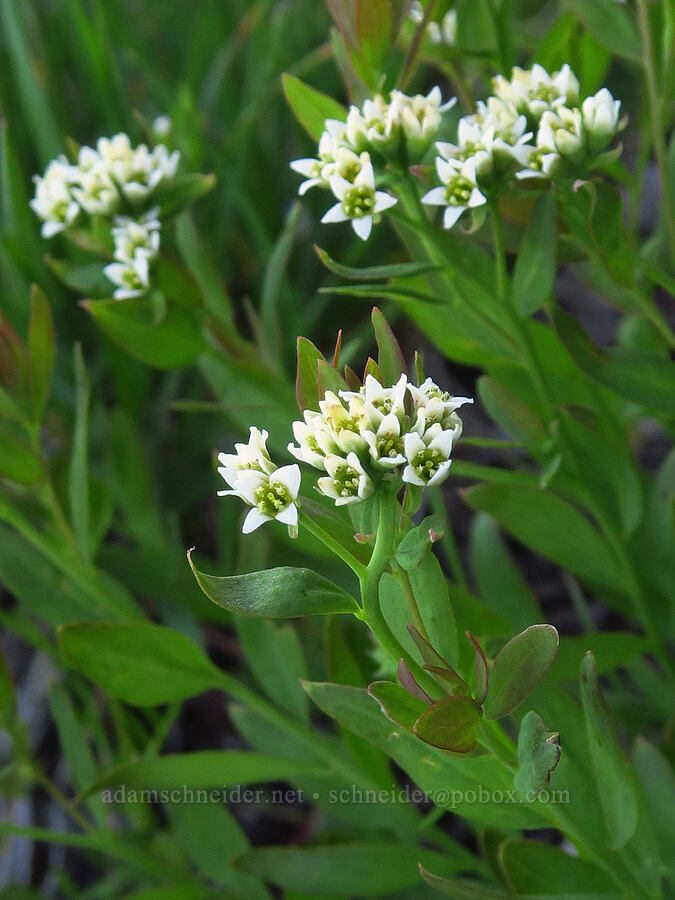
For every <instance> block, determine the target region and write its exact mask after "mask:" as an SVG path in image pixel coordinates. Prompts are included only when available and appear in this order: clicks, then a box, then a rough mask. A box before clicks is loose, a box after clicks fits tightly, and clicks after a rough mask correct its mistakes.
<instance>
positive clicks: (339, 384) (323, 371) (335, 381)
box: [317, 359, 347, 397]
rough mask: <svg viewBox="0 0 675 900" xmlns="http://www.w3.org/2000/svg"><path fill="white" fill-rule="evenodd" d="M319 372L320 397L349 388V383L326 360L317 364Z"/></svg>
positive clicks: (321, 360)
mask: <svg viewBox="0 0 675 900" xmlns="http://www.w3.org/2000/svg"><path fill="white" fill-rule="evenodd" d="M317 368H318V371H319V396H320V397H323V396H324V394H325V393H326V391H333V393H334V394H337V392H338V391H344V390H346V388H347V382H346V381H345V380H344V378H343V377H342V375H340V373H339V372H338V370H337V369H334V368H333V366H331V365H330V363H328V362H326V360H325V359H320V360H319V362H318V363H317Z"/></svg>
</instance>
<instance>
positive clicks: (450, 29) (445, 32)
mask: <svg viewBox="0 0 675 900" xmlns="http://www.w3.org/2000/svg"><path fill="white" fill-rule="evenodd" d="M409 16H410V18H411V19H412V21H413V22H415V24H417V25H419V23H420V22H421V21H422V20H423V18H424V7H423V6H422V4H421V3H420V0H414V2H413V4H412V6H411V8H410V12H409ZM427 37H428V38H429V40H430V41H431V43H432V44H446V46H448V47H453V46H454V45H455V44H456V43H457V10H454V9H451V10H449V11H448V12H447V13H446V14H445V15H444V16H443V19H442V20H441V23H440V25H439V23H438V22H434V21H431V22H429V24H428V25H427Z"/></svg>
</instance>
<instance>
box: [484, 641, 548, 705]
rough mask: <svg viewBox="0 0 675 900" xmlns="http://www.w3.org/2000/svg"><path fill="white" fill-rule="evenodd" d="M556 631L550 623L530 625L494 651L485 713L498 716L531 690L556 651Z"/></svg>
mask: <svg viewBox="0 0 675 900" xmlns="http://www.w3.org/2000/svg"><path fill="white" fill-rule="evenodd" d="M558 642H559V638H558V632H557V631H556V630H555V628H554V627H553V625H531V626H530V627H529V628H526V629H525V631H523V632H521V633H520V634H517V635H516V636H515V637H514V638H513V639H512V640H510V641H509V642H508V644H506V646H505V647H502V649H501V650H500V651H499V653H498V654H497V658H496V659H495V661H494V666H493V668H492V675H491V678H490V693H489V694H488V696H487V700H486V701H485V716H486V718H488V719H501V718H502V716H508V714H509V713H510V712H513V710H514V709H515V708H516V707H517V706H519V705H520V704H521V703H522V702H523V700H524V699H525V698H526V697H527V695H528V694H529V693H530V692H531V691H533V690H534V688H535V687H536V685H537V684H538V683H539V682H540V681H541V679H542V678H543V677H544V675H545V674H546V672H547V671H548V670H549V668H550V667H551V665H552V663H553V661H554V659H555V658H556V656H557V655H558Z"/></svg>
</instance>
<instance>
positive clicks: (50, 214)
mask: <svg viewBox="0 0 675 900" xmlns="http://www.w3.org/2000/svg"><path fill="white" fill-rule="evenodd" d="M178 161H179V152H178V151H177V150H174V151H173V152H170V151H169V150H168V148H167V147H166V146H165V145H164V144H157V145H156V146H155V147H154V148H153V149H149V148H148V147H147V145H146V144H139V145H138V146H137V147H134V146H132V144H131V141H130V140H129V137H128V135H126V134H116V135H114V136H113V137H111V138H106V137H102V138H99V140H98V141H97V142H96V147H95V148H94V147H86V146H83V147H80V149H79V151H78V155H77V162H76V163H70V162H69V161H68V160H67V159H66V157H65V156H59V157H58V158H57V159H55V160H52V162H50V163H49V165H48V166H47V169H46V171H45V173H44V175H43V176H42V177H40V176H38V175H36V176H35V178H34V181H35V197H34V198H33V199H32V200H31V201H30V205H31V208H32V209H33V211H34V212H35V213H36V214H37V216H38V217H39V218H40V219H41V220H42V223H43V224H42V230H41V233H42V236H43V237H45V238H49V237H53V236H54V235H55V234H58V233H59V232H62V231H65V230H67V229H69V228H71V227H73V226H75V225H78V224H83V225H86V223H87V221H88V220H90V219H91V218H93V217H97V218H102V219H103V220H108V221H109V222H110V224H111V238H112V242H113V243H114V260H115V261H114V262H112V263H111V264H110V265H108V266H106V267H105V268H104V272H105V274H106V276H107V277H108V279H109V280H110V281H112V283H113V284H114V285H116V290H115V293H114V297H115V298H116V299H125V298H128V297H137V296H140V295H141V294H143V293H145V291H146V290H147V289H148V287H149V283H150V281H149V278H150V276H149V266H150V263H151V261H152V260H153V259H154V257H155V256H156V255H157V253H158V251H159V243H160V228H161V223H160V221H159V218H158V215H159V208H158V207H155V208H153V209H150V210H148V207H149V205H150V204H151V203H152V200H153V198H154V196H155V192H156V190H157V188H159V186H160V185H162V184H166V183H168V182H169V181H171V179H173V178H174V176H175V174H176V169H177V166H178Z"/></svg>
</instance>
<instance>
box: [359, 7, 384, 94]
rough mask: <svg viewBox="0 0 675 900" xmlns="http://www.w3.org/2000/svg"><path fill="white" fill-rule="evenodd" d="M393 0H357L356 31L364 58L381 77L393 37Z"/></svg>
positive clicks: (377, 76) (377, 75)
mask: <svg viewBox="0 0 675 900" xmlns="http://www.w3.org/2000/svg"><path fill="white" fill-rule="evenodd" d="M392 27H393V22H392V9H391V0H356V32H357V36H358V39H359V49H360V50H361V55H362V56H363V58H364V60H365V61H366V62H367V63H368V65H369V66H370V67H371V69H373V70H374V72H375V73H376V78H379V76H380V73H381V71H382V68H383V66H384V61H385V59H386V57H387V53H388V51H389V45H390V42H391V39H392Z"/></svg>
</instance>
